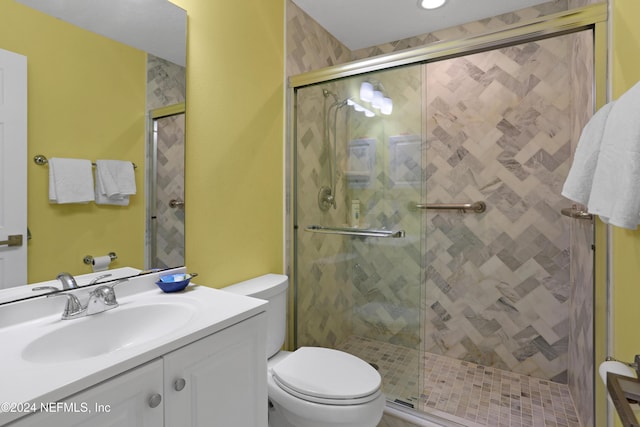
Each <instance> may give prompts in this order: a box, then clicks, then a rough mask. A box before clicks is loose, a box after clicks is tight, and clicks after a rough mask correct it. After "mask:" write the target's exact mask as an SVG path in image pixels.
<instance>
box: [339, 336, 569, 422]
mask: <svg viewBox="0 0 640 427" xmlns="http://www.w3.org/2000/svg"><path fill="white" fill-rule="evenodd" d="M338 348H339V349H340V350H344V351H346V352H349V353H351V354H354V355H356V356H358V357H360V358H361V359H363V360H366V361H367V362H369V363H372V364H374V365H376V366H377V368H378V370H379V372H380V374H381V376H382V378H383V390H384V392H385V394H386V395H387V398H389V399H390V400H395V401H396V402H398V403H403V404H405V405H406V406H410V407H411V406H412V407H413V408H415V409H417V410H419V411H422V412H427V413H432V414H434V415H438V416H444V417H445V418H450V419H451V420H453V421H457V422H462V423H465V424H469V425H475V426H477V425H480V426H491V427H502V426H510V427H537V426H545V427H561V426H562V427H565V426H567V427H580V423H579V421H578V417H577V416H576V411H575V408H574V405H573V401H572V399H571V396H570V394H569V388H568V387H567V386H566V385H564V384H558V383H554V382H551V381H547V380H541V379H537V378H533V377H529V376H526V375H520V374H515V373H511V372H507V371H503V370H500V369H495V368H489V367H484V366H481V365H476V364H474V363H471V362H464V361H460V360H457V359H452V358H449V357H445V356H440V355H435V354H430V353H427V354H425V355H424V357H423V359H422V360H420V358H419V352H418V351H417V350H413V349H409V348H406V347H401V346H397V345H393V344H388V343H384V342H380V341H374V340H370V339H367V338H362V337H356V336H352V337H350V338H349V339H348V340H347V341H345V342H343V343H342V344H341V345H340V346H339V347H338ZM420 364H423V366H424V367H423V369H422V380H421V381H419V378H420V377H419V375H420V372H419V371H420V369H419V365H420ZM418 387H421V388H422V390H420V391H419V390H418ZM445 414H449V415H452V416H451V417H449V416H447V415H445Z"/></svg>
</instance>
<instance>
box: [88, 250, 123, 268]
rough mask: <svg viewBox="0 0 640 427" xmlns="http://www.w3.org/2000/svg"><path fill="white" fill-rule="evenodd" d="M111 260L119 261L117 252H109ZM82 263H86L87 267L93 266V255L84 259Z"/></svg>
mask: <svg viewBox="0 0 640 427" xmlns="http://www.w3.org/2000/svg"><path fill="white" fill-rule="evenodd" d="M108 255H109V258H111V261H115V260H116V259H118V255H116V253H115V252H109V254H108ZM82 262H84V263H85V264H87V265H92V264H93V257H92V256H91V255H87V256H85V257H84V258H83V259H82Z"/></svg>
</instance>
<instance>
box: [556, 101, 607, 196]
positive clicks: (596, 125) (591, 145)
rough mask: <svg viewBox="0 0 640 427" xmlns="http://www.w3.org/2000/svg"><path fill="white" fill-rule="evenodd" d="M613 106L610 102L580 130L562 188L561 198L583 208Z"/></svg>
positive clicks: (588, 194) (589, 190)
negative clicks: (576, 203)
mask: <svg viewBox="0 0 640 427" xmlns="http://www.w3.org/2000/svg"><path fill="white" fill-rule="evenodd" d="M613 104H614V103H613V102H610V103H609V104H607V105H605V106H604V107H602V108H601V109H599V110H598V111H597V112H596V113H595V114H594V115H593V117H591V120H589V122H588V123H587V125H586V126H585V127H584V129H583V130H582V134H581V135H580V140H579V141H578V146H577V147H576V152H575V154H574V157H573V163H572V164H571V169H570V170H569V174H568V175H567V179H566V181H565V182H564V186H563V187H562V195H563V196H565V197H567V198H569V199H571V200H573V201H576V202H578V203H580V204H583V205H585V206H586V205H587V203H588V202H589V196H590V194H591V188H592V184H593V176H594V174H595V172H596V164H597V160H598V155H599V153H600V147H601V145H602V135H603V134H604V129H605V124H606V122H607V117H608V116H609V113H610V111H611V108H612V107H613Z"/></svg>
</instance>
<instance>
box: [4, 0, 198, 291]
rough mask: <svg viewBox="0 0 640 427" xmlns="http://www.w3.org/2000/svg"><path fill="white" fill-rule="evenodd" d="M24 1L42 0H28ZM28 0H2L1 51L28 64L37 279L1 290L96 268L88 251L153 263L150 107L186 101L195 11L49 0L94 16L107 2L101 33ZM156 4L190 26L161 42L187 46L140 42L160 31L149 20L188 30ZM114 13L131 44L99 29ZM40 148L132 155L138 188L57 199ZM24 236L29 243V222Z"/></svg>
mask: <svg viewBox="0 0 640 427" xmlns="http://www.w3.org/2000/svg"><path fill="white" fill-rule="evenodd" d="M118 2H119V0H118ZM21 3H25V4H27V3H29V4H31V3H34V1H32V0H24V1H22V0H21ZM21 3H17V2H15V1H14V0H0V49H2V50H5V51H9V52H13V53H16V54H19V55H22V56H24V57H26V62H27V70H28V72H27V87H28V95H27V96H28V98H27V101H28V102H27V135H28V140H27V151H28V152H27V159H24V167H25V168H26V174H27V200H28V210H27V218H28V226H29V230H30V232H31V234H32V239H31V240H29V241H28V243H26V244H27V248H28V251H27V252H28V269H27V272H28V277H27V278H26V279H25V280H24V281H23V282H20V283H10V284H3V283H0V289H1V288H5V287H7V286H14V285H20V284H26V283H27V282H28V283H34V282H43V281H50V280H55V277H56V275H57V274H58V273H60V272H61V271H68V272H70V273H72V274H74V275H82V274H85V273H91V272H92V268H91V266H88V265H86V264H84V263H83V259H84V257H85V256H87V255H90V256H93V257H100V256H104V255H107V254H108V253H109V252H115V253H117V254H118V257H117V260H115V261H114V262H113V263H111V265H110V266H109V267H110V268H112V269H113V268H119V267H123V266H132V267H134V268H135V269H137V270H143V269H144V268H149V267H151V266H152V265H151V264H150V263H149V260H148V259H145V252H147V251H148V248H147V247H146V246H145V242H146V241H148V239H147V238H146V237H145V230H146V227H147V225H146V220H147V219H146V211H147V209H146V204H147V199H146V198H147V196H148V194H147V193H148V190H147V186H146V182H145V181H146V180H145V178H146V176H147V173H148V171H147V168H148V164H149V161H148V158H149V157H151V156H152V154H153V153H147V148H146V147H147V132H146V128H147V120H148V113H147V112H148V111H149V110H151V109H156V108H162V107H166V106H169V105H176V104H182V105H183V106H184V101H185V99H184V88H185V68H184V58H185V56H186V54H185V52H186V31H185V29H186V13H185V12H184V11H183V10H181V9H179V8H177V7H176V6H175V5H173V4H172V3H170V2H168V1H166V0H144V1H142V2H131V1H128V0H125V1H124V2H122V3H123V4H125V5H127V7H131V6H133V4H134V3H135V4H137V5H138V6H139V5H143V9H142V10H135V11H132V10H131V9H126V8H125V9H123V8H122V7H120V6H117V4H116V1H110V2H102V1H87V0H82V1H81V2H78V1H65V2H50V1H43V2H41V3H43V4H53V3H64V5H65V6H71V8H70V9H69V10H76V11H81V12H82V15H84V16H85V17H86V16H88V15H92V14H91V13H87V12H89V11H90V8H91V7H93V4H94V3H95V4H100V3H106V4H108V9H107V10H106V11H105V10H102V11H100V12H99V13H98V15H97V16H99V17H100V19H99V20H98V22H99V23H101V24H102V27H103V28H95V29H93V30H94V31H95V32H93V31H88V30H85V29H81V28H78V27H77V26H75V25H72V24H70V23H68V22H65V21H64V20H68V21H73V19H72V18H71V17H69V16H67V15H63V14H61V13H58V12H56V15H55V16H57V17H60V19H58V18H56V17H53V16H50V15H48V14H46V13H43V12H41V11H38V10H35V9H33V8H31V7H28V6H25V4H21ZM78 4H82V8H78V7H77V6H78ZM136 7H137V6H136ZM156 7H158V8H159V9H158V10H164V11H165V12H166V10H167V7H169V8H170V9H172V10H173V11H177V12H179V17H178V18H175V17H174V18H170V19H174V20H175V19H177V20H178V21H180V22H181V24H180V25H181V28H182V30H178V35H177V36H176V35H175V32H174V35H173V36H171V37H170V38H171V41H172V43H169V42H168V41H166V40H165V41H164V42H162V43H161V47H163V46H164V47H167V46H168V45H170V44H171V45H172V46H173V45H179V47H180V48H179V49H177V51H179V52H178V53H175V52H176V49H175V48H174V47H172V48H171V49H170V50H172V51H174V52H173V53H169V52H163V50H162V49H160V50H156V48H154V47H147V48H144V47H142V46H143V45H140V44H138V43H139V42H140V40H143V41H144V40H149V39H153V40H159V39H161V37H160V36H159V35H158V33H155V34H153V35H152V36H151V37H149V36H144V34H143V33H142V32H140V30H142V29H143V28H145V27H146V28H149V27H151V28H153V30H154V31H158V29H167V28H169V27H170V28H171V29H173V30H175V28H176V27H178V28H180V25H177V26H176V25H174V24H175V22H173V23H171V22H170V23H169V24H163V23H161V22H160V19H161V18H163V17H164V18H166V17H167V16H166V13H165V12H160V13H154V12H153V11H154V10H155V8H156ZM123 10H124V11H125V12H124V13H125V14H126V15H127V17H128V18H141V19H143V21H142V22H140V23H137V24H132V25H131V22H130V21H131V20H130V19H126V20H125V19H121V16H118V14H122V13H123ZM111 12H115V13H116V15H115V22H118V23H120V24H123V23H125V21H126V23H129V24H130V25H129V29H127V30H124V29H122V28H116V29H115V34H118V35H126V37H127V40H123V39H120V41H123V42H126V43H128V44H129V45H125V44H122V43H119V42H116V41H114V40H111V39H109V38H107V37H105V36H103V35H99V34H96V32H101V34H107V35H109V34H108V32H104V31H103V30H104V28H105V27H106V28H107V30H109V29H111V28H112V27H111V25H112V24H109V25H106V26H105V25H104V24H105V23H108V22H112V21H110V18H109V16H108V15H109V13H111ZM65 13H66V12H65ZM94 15H95V14H94ZM150 20H151V21H152V22H151V23H150V22H149V21H150ZM149 24H150V25H149ZM132 29H134V30H136V31H132ZM163 32H164V31H163ZM111 36H112V37H113V35H111ZM173 42H175V43H173ZM131 46H134V47H131ZM141 48H144V49H148V52H152V53H153V54H148V53H147V52H146V51H143V50H140V49H141ZM0 65H1V64H0ZM37 154H42V155H44V156H46V157H48V158H49V159H51V158H53V157H61V158H81V159H90V160H91V161H93V162H95V160H97V159H116V160H126V161H131V162H133V163H135V164H136V165H138V168H137V170H136V172H135V180H136V187H137V193H136V195H134V196H131V198H130V203H129V205H128V206H126V207H123V206H109V205H96V204H95V203H87V204H58V205H56V204H50V203H49V200H48V181H49V180H48V178H49V168H48V167H47V166H37V165H35V164H34V162H33V161H32V158H33V157H34V156H35V155H37ZM142 165H144V167H142ZM0 190H1V189H0ZM23 234H24V241H25V242H27V239H26V234H27V232H26V230H24V233H23ZM0 240H2V239H0ZM2 250H4V249H0V251H2ZM0 258H1V253H0ZM145 261H146V262H145Z"/></svg>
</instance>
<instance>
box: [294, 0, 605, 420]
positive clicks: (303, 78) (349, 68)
mask: <svg viewBox="0 0 640 427" xmlns="http://www.w3.org/2000/svg"><path fill="white" fill-rule="evenodd" d="M607 21H608V8H607V4H606V3H598V4H592V5H589V6H585V7H581V8H577V9H572V10H569V11H565V12H560V13H556V14H552V15H547V16H542V17H538V18H534V19H532V20H529V21H524V22H520V23H517V24H513V25H508V26H504V27H502V28H500V29H498V30H495V31H492V32H488V33H484V34H480V35H473V36H469V37H466V38H462V39H458V40H452V41H443V42H438V43H433V44H431V45H426V46H423V47H418V48H414V49H407V50H404V51H400V52H396V53H391V54H386V55H380V56H376V57H372V58H367V59H363V60H358V61H354V62H350V63H346V64H341V65H337V66H332V67H327V68H323V69H320V70H316V71H312V72H307V73H303V74H299V75H296V76H291V77H289V87H288V93H287V97H288V101H289V102H288V106H289V107H288V111H287V113H288V119H287V120H288V131H287V133H288V135H287V147H286V149H287V154H288V156H289V167H288V168H287V174H288V188H289V191H290V193H289V197H288V205H287V212H288V218H287V228H286V231H287V242H288V243H289V245H288V254H287V255H288V261H287V271H288V274H289V277H290V280H291V281H292V284H293V286H291V287H290V289H291V292H292V298H290V304H291V305H290V311H289V312H290V313H293V317H292V321H291V323H290V325H289V340H288V348H290V349H294V348H296V347H297V343H296V331H297V319H298V309H297V297H298V283H297V276H296V272H297V260H296V257H295V254H296V251H297V248H296V235H297V233H298V232H301V231H303V228H304V227H299V226H298V217H297V212H296V206H295V203H296V197H295V194H296V191H297V183H296V179H295V177H293V176H292V171H295V170H296V163H297V162H296V144H295V141H296V140H297V135H296V126H295V119H294V117H295V116H294V114H295V111H296V109H297V105H296V102H297V100H296V92H297V90H298V89H301V88H303V87H307V86H311V85H316V84H320V83H328V82H331V81H335V80H339V79H344V78H347V77H353V76H359V75H366V74H367V73H370V72H375V71H383V70H388V69H392V68H396V67H401V66H406V65H412V64H419V63H428V62H434V61H438V60H441V59H445V58H451V57H456V56H462V55H468V54H473V53H478V52H482V51H487V50H493V49H496V48H503V47H508V46H513V45H517V44H520V43H524V42H530V41H536V40H540V39H545V38H550V37H556V36H560V35H564V34H569V33H574V32H579V31H582V30H592V31H593V35H594V44H593V46H594V56H595V58H597V59H598V60H596V61H595V64H594V82H595V83H594V105H593V108H594V111H595V110H597V109H598V108H600V107H602V106H603V105H604V104H605V103H606V102H607V101H608V87H607V60H606V59H607V46H608V29H607ZM327 96H328V95H327ZM336 101H337V97H336ZM322 191H324V192H325V193H328V194H326V196H323V197H327V198H328V197H329V196H332V197H335V193H334V191H335V188H334V187H333V185H332V188H325V190H321V192H322ZM319 198H320V195H319ZM327 209H328V208H327ZM609 234H610V232H609V230H608V228H607V226H606V225H604V224H603V223H600V222H596V226H595V246H596V249H595V266H596V273H595V283H594V293H595V295H598V296H603V297H602V298H607V301H605V302H602V303H599V304H597V305H596V308H595V313H594V318H595V320H594V323H595V324H594V331H595V332H594V334H595V340H594V343H595V345H596V348H595V354H594V359H595V361H602V360H604V358H605V357H606V354H607V352H608V351H607V346H610V343H611V337H610V331H608V329H609V324H610V315H611V314H610V310H611V308H610V301H609V299H610V295H609V292H610V291H609V289H610V283H609V281H610V277H609V271H610V266H609V264H610V260H609V256H608V254H609V246H610V243H609V242H608V241H609V240H610V237H609ZM591 380H592V381H594V382H595V390H596V398H595V402H594V407H595V421H596V425H607V421H606V419H607V418H608V417H609V416H610V414H609V411H610V409H608V408H607V397H606V396H607V395H606V390H605V389H604V387H603V386H602V385H601V384H600V383H599V381H595V380H596V379H595V378H593V379H591ZM388 405H391V406H392V410H399V411H400V412H406V409H405V408H400V407H399V408H395V407H394V406H393V404H390V403H388ZM424 416H425V414H406V418H405V417H404V416H403V417H402V418H405V419H407V420H416V421H417V420H418V419H423V418H424Z"/></svg>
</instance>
